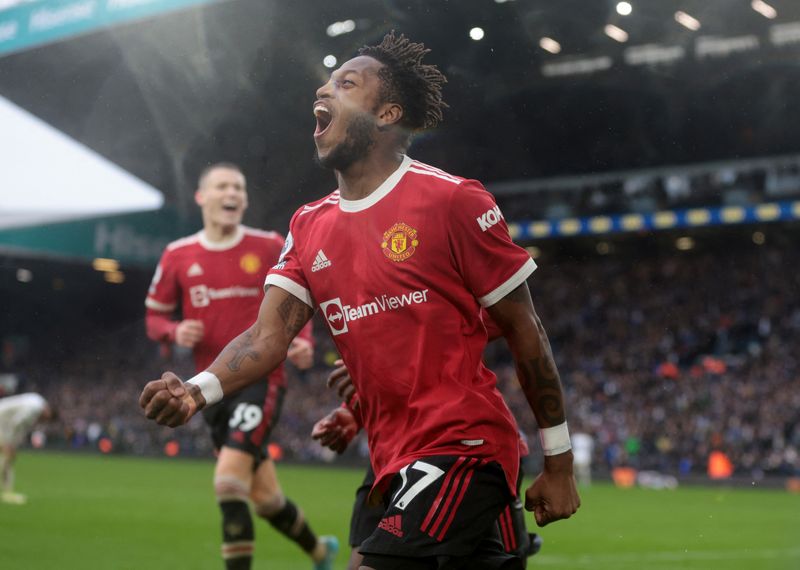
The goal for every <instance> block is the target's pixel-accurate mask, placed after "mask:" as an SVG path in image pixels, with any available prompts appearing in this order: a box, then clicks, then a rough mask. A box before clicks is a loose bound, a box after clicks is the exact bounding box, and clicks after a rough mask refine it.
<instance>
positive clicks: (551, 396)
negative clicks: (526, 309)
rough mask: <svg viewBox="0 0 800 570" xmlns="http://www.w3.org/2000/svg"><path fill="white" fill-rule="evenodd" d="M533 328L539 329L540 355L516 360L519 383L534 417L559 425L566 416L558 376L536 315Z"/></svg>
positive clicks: (549, 423)
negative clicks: (517, 362) (518, 361)
mask: <svg viewBox="0 0 800 570" xmlns="http://www.w3.org/2000/svg"><path fill="white" fill-rule="evenodd" d="M536 328H537V329H538V331H539V356H537V357H535V358H532V359H529V360H525V361H522V362H520V363H519V371H518V372H519V377H520V384H521V385H522V390H523V392H524V393H525V396H526V397H527V399H528V402H530V404H531V406H532V407H533V409H534V412H535V413H536V415H537V417H541V419H543V420H544V421H546V422H548V425H558V424H560V423H562V422H563V421H564V420H565V414H564V401H563V395H562V391H561V379H560V378H559V375H558V369H557V368H556V363H555V360H554V359H553V351H552V349H551V348H550V341H549V340H548V339H547V333H546V332H545V330H544V327H543V326H542V323H541V321H540V320H539V318H538V316H537V317H536ZM545 427H546V426H545Z"/></svg>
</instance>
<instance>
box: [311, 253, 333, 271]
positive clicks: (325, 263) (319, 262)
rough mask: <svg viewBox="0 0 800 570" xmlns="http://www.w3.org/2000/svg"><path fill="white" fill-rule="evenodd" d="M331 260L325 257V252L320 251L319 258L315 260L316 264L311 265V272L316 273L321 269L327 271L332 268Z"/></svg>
mask: <svg viewBox="0 0 800 570" xmlns="http://www.w3.org/2000/svg"><path fill="white" fill-rule="evenodd" d="M330 265H331V260H330V259H328V258H327V257H326V256H325V252H324V251H322V250H319V251H318V252H317V257H315V258H314V263H313V265H311V271H312V272H313V273H316V272H317V271H319V270H320V269H325V268H326V267H330Z"/></svg>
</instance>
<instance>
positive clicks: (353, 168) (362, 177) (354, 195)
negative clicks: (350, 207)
mask: <svg viewBox="0 0 800 570" xmlns="http://www.w3.org/2000/svg"><path fill="white" fill-rule="evenodd" d="M401 162H403V154H402V153H401V152H397V151H396V150H392V151H385V152H378V151H374V152H371V153H370V154H369V155H367V156H366V157H364V158H362V159H361V160H359V161H356V162H354V163H353V164H351V165H350V166H349V167H348V168H347V170H337V171H336V179H337V181H338V182H339V194H340V195H341V197H342V198H344V199H345V200H361V199H363V198H366V197H367V196H369V195H370V194H372V193H373V192H374V191H375V190H376V189H377V188H378V187H379V186H380V185H381V184H383V182H384V181H385V180H386V179H387V178H389V176H391V174H392V173H393V172H394V171H395V170H397V168H398V167H399V166H400V163H401Z"/></svg>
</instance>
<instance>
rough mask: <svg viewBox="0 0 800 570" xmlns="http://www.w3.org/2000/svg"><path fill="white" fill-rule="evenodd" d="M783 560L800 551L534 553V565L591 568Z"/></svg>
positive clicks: (795, 549)
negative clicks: (638, 563)
mask: <svg viewBox="0 0 800 570" xmlns="http://www.w3.org/2000/svg"><path fill="white" fill-rule="evenodd" d="M775 559H786V560H794V559H798V561H800V548H748V549H746V550H693V551H683V552H677V551H670V552H641V553H639V552H626V553H608V554H581V555H578V556H561V555H553V554H537V555H536V557H535V558H534V562H535V563H536V565H537V566H562V567H564V568H568V567H571V566H575V565H579V566H592V565H594V564H598V563H626V562H628V563H630V562H681V561H689V560H698V561H701V560H775Z"/></svg>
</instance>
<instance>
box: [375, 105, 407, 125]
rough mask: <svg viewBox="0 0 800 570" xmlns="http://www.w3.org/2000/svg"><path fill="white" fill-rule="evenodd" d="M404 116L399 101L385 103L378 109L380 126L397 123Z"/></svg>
mask: <svg viewBox="0 0 800 570" xmlns="http://www.w3.org/2000/svg"><path fill="white" fill-rule="evenodd" d="M402 118H403V108H402V107H401V106H400V105H399V104H397V103H384V104H383V105H381V106H380V107H379V109H378V128H381V127H388V126H389V125H396V124H398V123H399V122H400V119H402Z"/></svg>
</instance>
